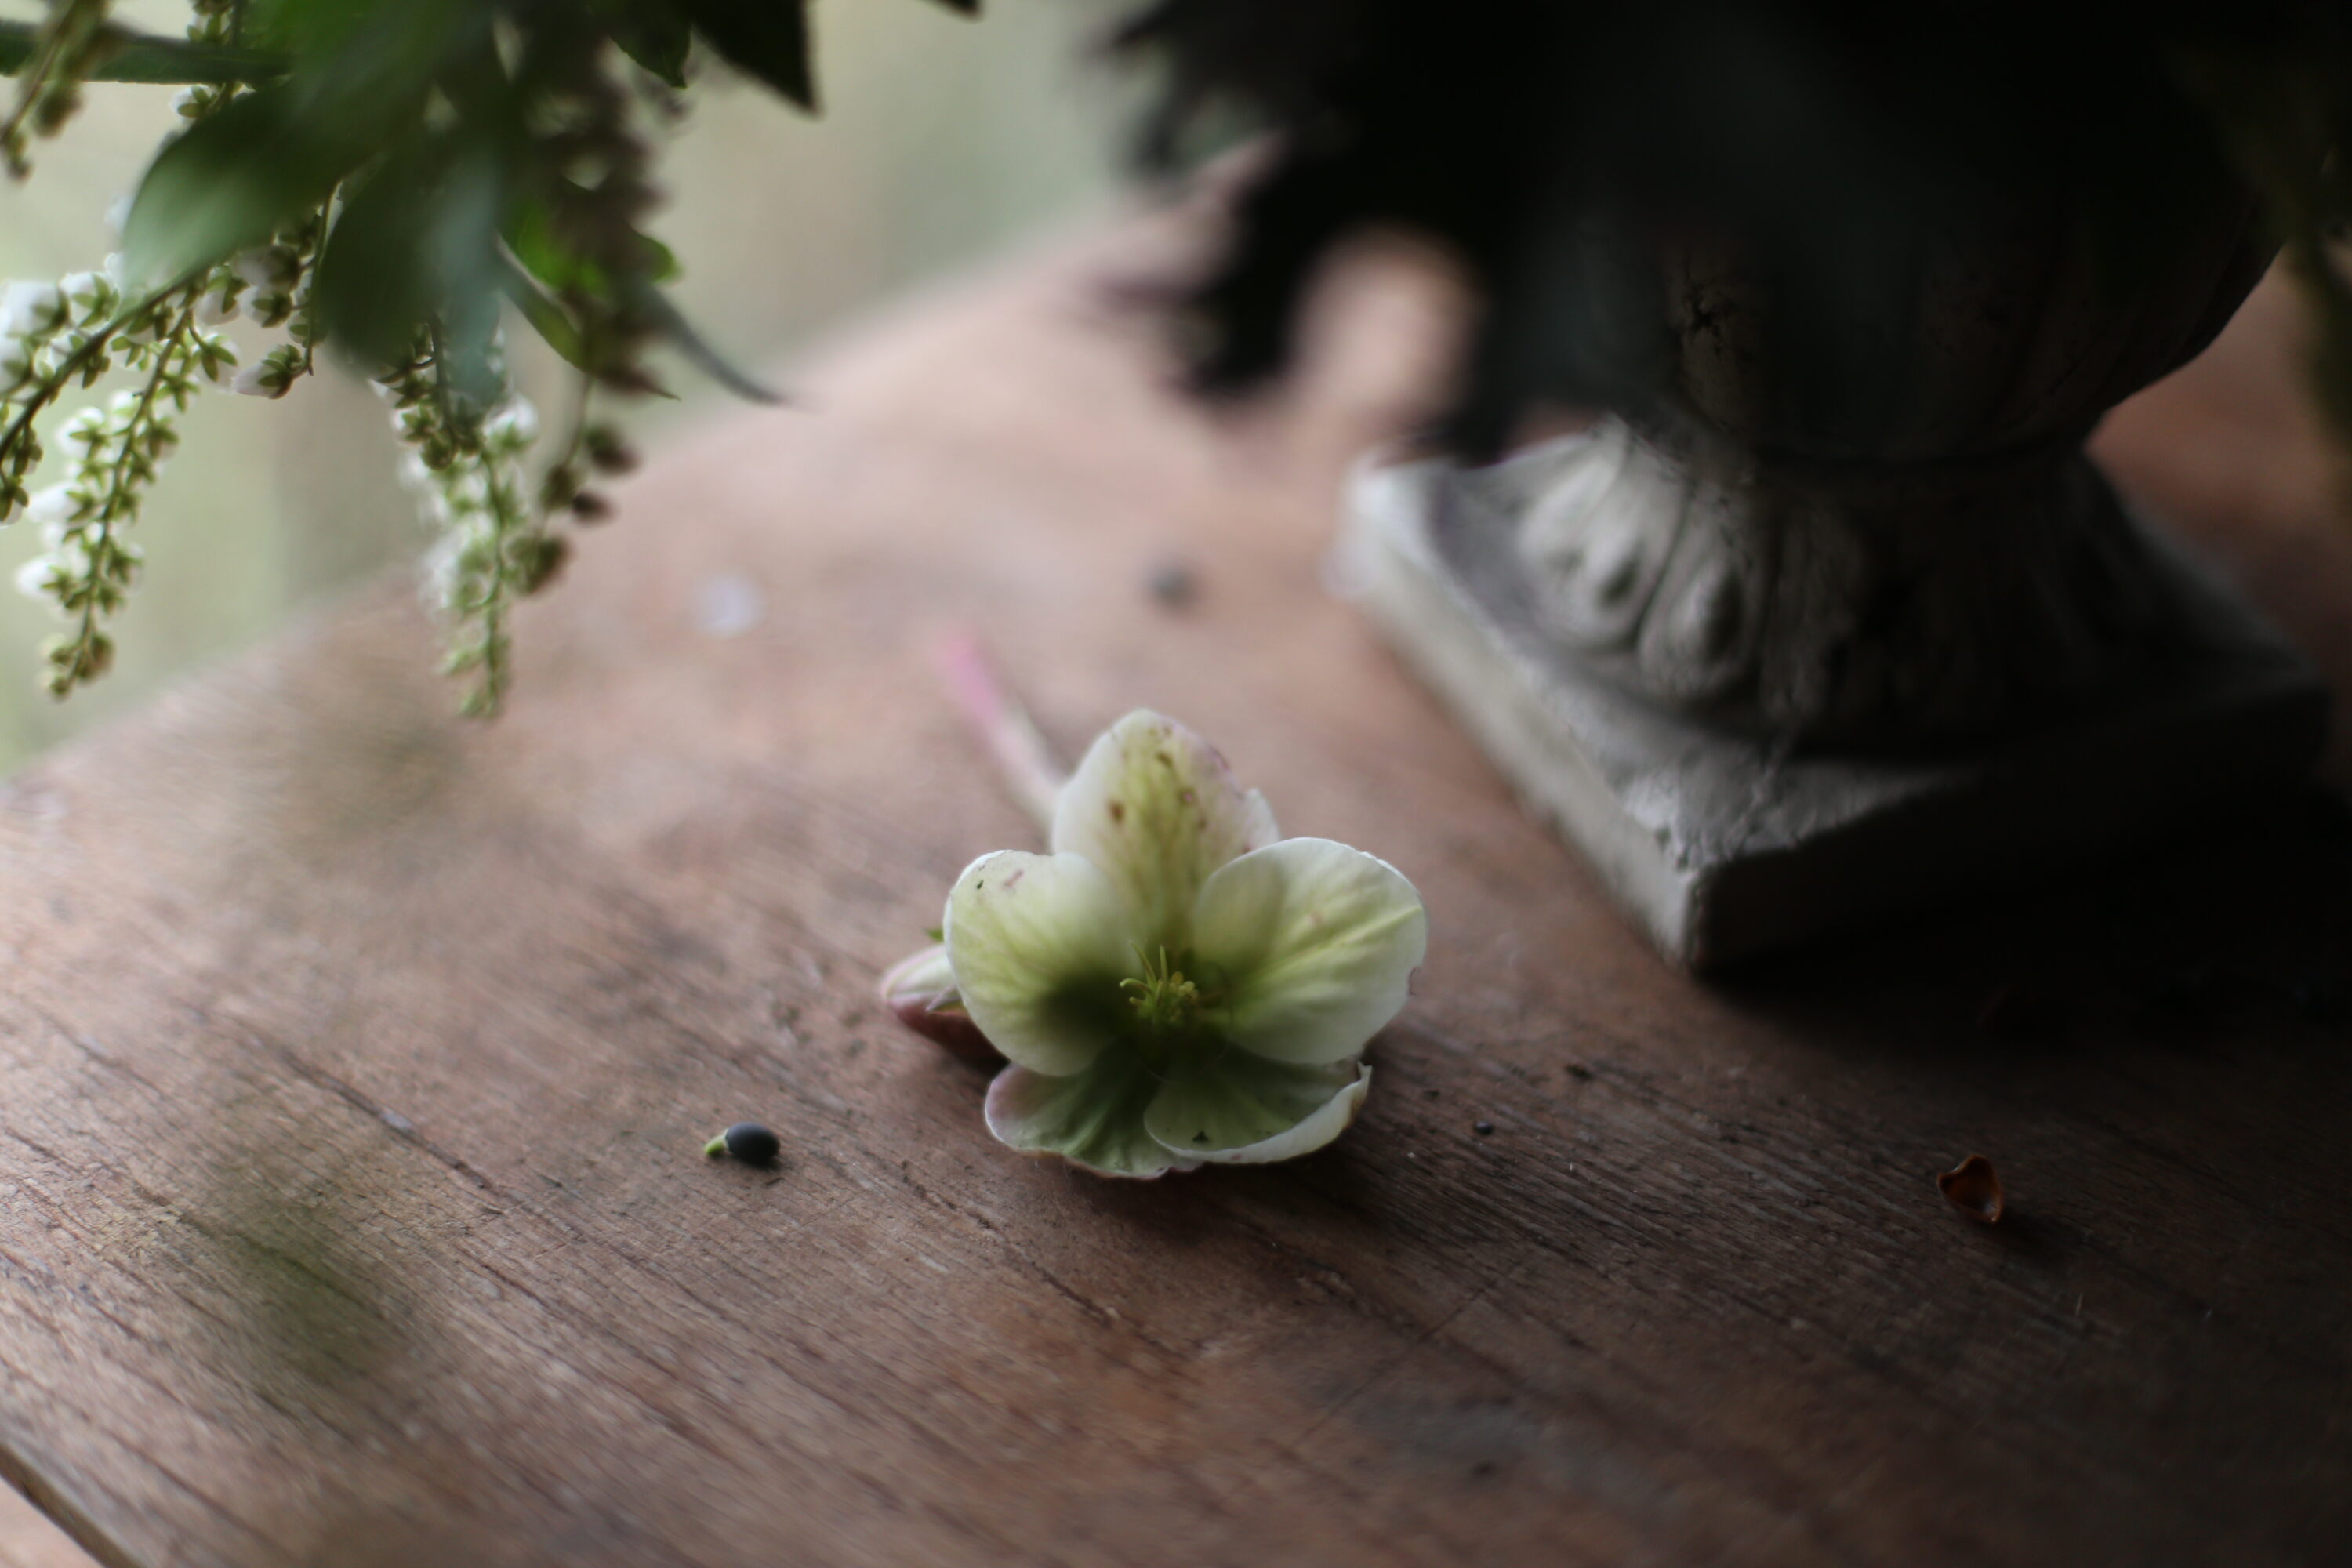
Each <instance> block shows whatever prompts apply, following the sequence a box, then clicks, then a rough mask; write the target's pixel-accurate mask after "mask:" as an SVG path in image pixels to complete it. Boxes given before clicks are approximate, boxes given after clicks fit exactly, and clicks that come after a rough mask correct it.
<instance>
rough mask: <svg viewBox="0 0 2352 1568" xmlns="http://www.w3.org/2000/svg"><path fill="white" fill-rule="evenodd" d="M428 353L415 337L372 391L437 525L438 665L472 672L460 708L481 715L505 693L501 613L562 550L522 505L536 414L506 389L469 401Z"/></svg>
mask: <svg viewBox="0 0 2352 1568" xmlns="http://www.w3.org/2000/svg"><path fill="white" fill-rule="evenodd" d="M434 353H435V351H434V345H433V343H432V342H431V341H430V340H429V339H420V340H419V342H418V343H417V345H416V351H415V353H414V354H413V355H412V356H411V357H410V359H409V360H408V362H407V363H404V364H402V365H398V366H395V367H394V368H393V369H392V370H390V371H388V372H386V373H385V374H383V375H382V376H380V377H379V378H378V379H377V381H376V390H377V391H378V392H379V393H381V394H382V395H383V398H384V401H385V402H387V403H389V404H390V405H392V426H393V429H394V431H396V432H397V433H398V434H399V436H400V438H401V440H402V441H403V442H404V444H405V445H406V446H407V447H409V449H410V450H409V456H408V458H407V459H406V460H405V461H404V464H403V467H402V478H403V479H404V482H406V483H407V484H408V485H409V486H410V487H411V488H412V489H415V490H416V491H417V492H418V494H419V495H420V496H421V497H422V498H423V500H424V502H425V510H426V512H427V514H428V517H429V519H430V521H432V523H433V524H434V526H435V527H436V528H437V529H438V530H439V533H438V537H437V538H436V540H435V542H434V544H433V547H432V550H431V552H430V553H429V554H428V555H427V557H426V561H425V582H426V584H427V588H428V592H429V593H430V594H431V595H432V598H433V600H434V603H435V605H436V607H438V608H439V609H440V610H441V611H442V613H444V614H445V615H446V616H449V617H450V618H451V619H452V620H453V621H454V622H455V623H456V624H457V639H456V641H455V642H454V643H453V645H452V646H451V647H450V651H449V654H448V657H447V659H446V663H445V668H446V669H447V670H448V671H449V672H450V673H451V674H463V675H467V676H470V677H471V679H472V681H473V684H472V686H471V687H470V689H468V690H467V695H466V698H465V704H464V706H465V710H466V711H467V712H468V713H484V712H489V711H492V710H495V709H496V708H497V707H498V704H499V700H500V698H501V697H502V696H503V695H504V694H505V690H506V685H507V679H508V674H509V671H508V663H509V656H510V654H511V651H512V638H511V636H510V634H509V630H508V626H507V616H508V614H509V611H510V610H511V609H512V608H513V607H514V604H515V601H517V600H518V599H520V598H522V597H524V596H525V595H530V594H534V593H536V592H538V591H539V590H540V589H541V587H543V586H545V585H546V584H547V583H548V582H549V580H550V579H551V578H552V577H553V576H554V575H555V574H556V571H557V569H558V568H560V567H561V566H562V564H563V557H564V553H565V547H564V543H563V541H562V540H561V539H559V538H557V537H556V536H555V534H554V533H553V532H552V531H551V530H550V529H549V527H548V524H547V519H546V516H545V514H544V513H542V512H541V510H539V509H538V508H536V507H534V506H532V505H530V489H529V487H528V481H527V479H526V476H525V471H524V459H525V458H527V457H528V456H529V454H530V448H531V447H532V445H533V444H534V443H535V442H536V441H537V440H538V439H539V415H538V411H537V410H535V409H534V408H532V406H531V405H530V402H529V400H528V399H526V398H524V397H523V396H521V395H520V394H517V393H512V392H509V393H508V394H507V395H506V398H505V400H504V401H503V402H502V403H500V404H499V406H498V407H497V408H495V409H491V410H478V409H474V408H471V407H468V406H467V405H465V403H464V402H463V401H462V400H461V399H460V398H458V397H457V396H456V395H453V394H452V392H451V390H450V387H449V383H448V381H447V379H446V378H445V377H443V376H441V375H440V374H438V373H437V370H436V365H435V363H434ZM498 380H499V382H500V383H503V381H504V376H503V374H499V377H498Z"/></svg>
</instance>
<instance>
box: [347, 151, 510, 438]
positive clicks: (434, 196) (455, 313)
mask: <svg viewBox="0 0 2352 1568" xmlns="http://www.w3.org/2000/svg"><path fill="white" fill-rule="evenodd" d="M506 189H507V179H506V171H505V168H504V166H503V163H502V161H501V159H500V158H499V152H498V147H497V145H496V144H495V143H492V142H488V141H485V140H467V141H450V140H446V139H444V140H440V141H436V142H429V143H426V144H425V146H423V147H422V148H419V149H417V150H415V151H414V152H410V153H401V154H396V155H395V156H394V158H392V159H391V160H390V161H388V162H386V163H384V164H383V165H382V166H381V167H379V168H378V169H376V170H375V171H374V172H373V174H371V175H370V176H369V177H368V179H367V180H366V182H365V183H364V184H361V185H360V186H359V187H358V188H357V189H356V190H355V191H354V192H353V193H352V195H351V197H350V198H349V199H348V200H347V201H346V202H345V203H344V205H343V209H342V213H341V216H340V217H339V218H338V219H337V220H336V223H335V227H334V231H333V232H332V233H331V234H330V235H329V236H328V238H327V248H326V251H325V254H324V255H322V256H321V257H320V262H319V278H318V283H317V286H316V287H317V300H318V310H319V319H320V324H321V325H322V326H323V327H324V328H325V329H326V332H327V336H328V338H329V339H330V341H331V342H334V343H336V344H337V346H339V347H340V348H341V349H342V350H344V351H345V352H346V353H351V354H352V355H353V356H355V357H357V358H358V359H360V360H361V361H362V362H363V363H370V364H389V363H397V362H398V361H399V360H400V359H401V358H402V357H404V355H405V354H406V353H408V350H409V346H410V344H411V342H413V341H414V339H415V333H416V329H417V328H418V327H419V326H421V325H425V324H428V323H429V324H430V325H432V326H433V328H434V330H435V331H436V334H437V336H438V338H439V341H440V346H441V354H442V361H443V364H444V367H445V371H446V374H448V376H449V378H450V381H451V384H452V386H453V388H454V389H455V390H457V392H458V393H459V394H460V395H463V396H466V397H467V398H469V399H473V400H475V401H477V402H479V403H481V404H482V405H485V406H487V405H488V403H489V402H491V401H494V400H495V398H496V396H497V395H498V391H499V387H500V385H501V384H502V383H501V378H500V377H499V375H498V374H497V373H496V371H495V370H494V369H493V368H492V367H491V364H490V340H491V336H492V332H493V330H494V329H495V327H496V324H497V321H498V299H499V294H500V293H501V292H502V291H503V289H504V277H503V274H504V272H505V269H506V263H505V260H504V258H502V257H501V256H500V254H499V220H500V219H501V218H502V217H503V216H505V205H506Z"/></svg>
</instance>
